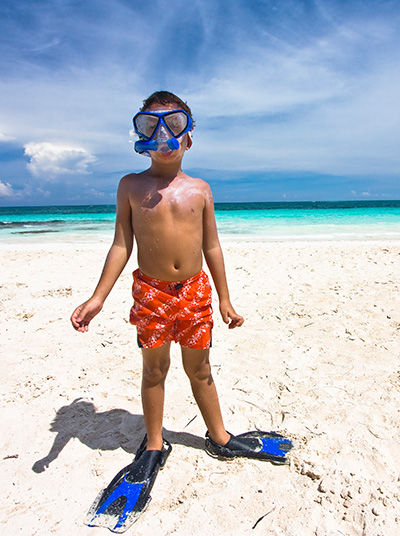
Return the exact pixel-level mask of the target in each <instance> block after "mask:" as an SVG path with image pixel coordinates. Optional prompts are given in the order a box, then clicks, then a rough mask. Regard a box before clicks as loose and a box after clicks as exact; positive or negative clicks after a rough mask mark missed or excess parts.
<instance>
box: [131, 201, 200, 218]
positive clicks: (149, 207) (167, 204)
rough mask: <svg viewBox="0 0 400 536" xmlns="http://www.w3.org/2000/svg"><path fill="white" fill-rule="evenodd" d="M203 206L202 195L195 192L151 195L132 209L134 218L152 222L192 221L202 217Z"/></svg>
mask: <svg viewBox="0 0 400 536" xmlns="http://www.w3.org/2000/svg"><path fill="white" fill-rule="evenodd" d="M203 207H204V200H203V196H201V195H196V194H186V195H161V194H159V195H158V196H157V195H156V196H153V199H152V200H149V202H147V203H141V205H140V206H138V207H137V208H136V210H134V212H133V215H134V217H136V218H135V219H140V220H143V221H147V222H148V223H151V222H154V223H158V222H163V221H165V222H167V221H171V220H176V221H178V220H179V221H182V220H184V221H188V222H190V221H194V220H197V219H198V218H201V217H202V213H203Z"/></svg>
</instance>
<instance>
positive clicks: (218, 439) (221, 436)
mask: <svg viewBox="0 0 400 536" xmlns="http://www.w3.org/2000/svg"><path fill="white" fill-rule="evenodd" d="M224 432H225V433H224ZM224 432H220V433H215V434H211V433H210V432H209V434H208V435H209V437H210V439H212V440H213V441H214V443H217V444H218V445H220V446H221V447H224V446H225V445H226V444H227V443H228V441H229V440H230V438H231V435H230V434H229V433H228V432H227V431H226V430H225V431H224Z"/></svg>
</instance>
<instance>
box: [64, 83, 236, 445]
mask: <svg viewBox="0 0 400 536" xmlns="http://www.w3.org/2000/svg"><path fill="white" fill-rule="evenodd" d="M177 109H180V110H184V111H185V112H187V114H188V115H189V116H190V119H191V115H192V114H191V111H190V109H189V107H188V106H187V105H186V104H185V103H184V102H183V101H181V99H179V98H178V97H177V96H175V95H173V94H171V93H168V92H164V91H161V92H156V93H154V94H153V95H151V96H150V97H149V98H148V99H147V100H146V101H144V104H143V108H142V109H141V111H146V112H157V113H160V112H170V111H173V110H177ZM156 120H157V117H156ZM167 124H168V123H167ZM191 146H192V140H191V136H190V133H188V132H186V133H185V134H183V136H182V137H180V138H179V148H178V149H175V150H172V151H171V150H170V151H168V152H160V151H154V150H152V151H150V154H151V165H150V167H149V168H148V169H147V170H146V171H143V172H142V173H131V174H129V175H126V176H125V177H123V178H122V179H121V181H120V183H119V187H118V192H117V216H116V223H115V236H114V241H113V244H112V246H111V249H110V251H109V253H108V255H107V258H106V261H105V265H104V268H103V272H102V274H101V277H100V281H99V283H98V285H97V287H96V289H95V291H94V293H93V295H92V297H91V298H90V299H89V300H87V301H86V302H85V303H83V304H82V305H80V306H79V307H77V309H76V310H75V311H74V313H73V314H72V317H71V321H72V325H73V327H74V328H75V329H76V330H77V331H80V332H86V331H88V328H89V323H90V321H91V320H92V319H93V317H94V316H95V315H96V314H97V313H99V312H100V311H101V309H102V307H103V304H104V301H105V299H106V297H107V296H108V294H109V293H110V291H111V289H112V287H113V286H114V284H115V282H116V280H117V278H118V277H119V275H120V273H121V272H122V270H123V268H124V267H125V265H126V263H127V262H128V259H129V257H130V254H131V252H132V247H133V240H134V239H136V243H137V249H138V265H139V270H136V271H135V273H134V290H133V293H134V297H135V305H134V307H133V308H132V311H131V322H132V323H136V324H137V325H138V343H139V345H140V346H141V350H142V356H143V376H142V404H143V413H144V421H145V426H146V433H147V449H148V450H160V449H161V447H162V443H163V440H162V419H163V405H164V382H165V378H166V376H167V372H168V368H169V364H170V344H171V341H172V340H176V341H178V342H180V344H181V350H182V360H183V367H184V370H185V372H186V374H187V375H188V377H189V380H190V383H191V387H192V391H193V395H194V397H195V400H196V402H197V404H198V406H199V408H200V411H201V413H202V415H203V418H204V421H205V423H206V426H207V428H208V431H209V435H210V437H211V438H212V439H213V440H214V441H215V442H216V443H218V444H220V445H224V444H226V443H227V442H228V440H229V438H230V435H229V434H228V433H227V432H226V431H225V427H224V424H223V420H222V415H221V411H220V406H219V402H218V395H217V391H216V388H215V384H214V381H213V378H212V374H211V368H210V363H209V348H210V342H211V328H212V317H211V289H210V285H209V282H208V278H207V275H206V274H205V273H204V272H203V271H202V256H203V254H204V258H205V260H206V263H207V266H208V268H209V271H210V273H211V276H212V278H213V281H214V285H215V289H216V291H217V294H218V298H219V309H220V313H221V315H222V318H223V321H224V322H225V323H226V324H229V328H230V329H233V328H236V327H239V326H241V325H242V324H243V318H242V317H241V316H240V315H239V314H237V313H236V312H235V310H234V308H233V306H232V304H231V301H230V298H229V291H228V285H227V281H226V275H225V268H224V260H223V255H222V250H221V246H220V243H219V240H218V233H217V227H216V223H215V216H214V205H213V196H212V193H211V190H210V187H209V185H208V184H207V183H206V182H205V181H203V180H202V179H195V178H192V177H189V176H188V175H186V173H184V172H183V171H182V168H181V164H182V159H183V156H184V154H185V151H187V150H189V149H190V147H191ZM154 280H156V281H154ZM157 286H158V289H157V290H160V289H161V292H162V298H165V297H166V296H164V294H167V295H171V296H174V297H176V298H178V300H175V301H179V299H180V297H182V298H183V299H182V303H181V304H179V303H178V304H177V305H175V304H174V307H175V308H174V310H173V311H172V315H171V320H170V319H169V318H168V305H167V304H163V305H164V307H162V306H161V309H165V308H166V307H165V306H166V305H167V311H166V314H162V313H163V312H164V311H161V314H160V311H159V310H157V307H156V306H154V307H152V308H151V309H152V310H151V311H149V309H148V306H147V307H146V301H147V302H148V300H149V297H150V296H151V295H152V293H154V291H153V290H152V289H154V287H157ZM135 294H136V296H135ZM187 297H188V299H189V302H188V300H187V299H186V298H187ZM162 298H161V299H162ZM156 299H158V297H157V298H156ZM167 299H168V297H167ZM190 302H191V303H190ZM188 303H189V308H190V309H192V310H191V311H185V310H184V308H185V307H187V306H188ZM156 305H160V304H159V303H157V304H156ZM175 309H177V311H176V310H175ZM147 313H148V314H147ZM181 318H182V319H181Z"/></svg>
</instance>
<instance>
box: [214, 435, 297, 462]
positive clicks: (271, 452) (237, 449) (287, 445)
mask: <svg viewBox="0 0 400 536" xmlns="http://www.w3.org/2000/svg"><path fill="white" fill-rule="evenodd" d="M228 433H229V432H228ZM230 436H231V438H230V440H229V441H228V443H227V444H226V445H224V446H222V445H219V444H218V443H216V442H215V441H213V440H212V439H211V437H210V436H209V434H208V432H207V433H206V442H205V447H206V451H207V453H208V454H210V456H213V457H214V458H222V459H227V458H236V457H245V458H255V459H258V460H268V461H270V462H272V463H273V464H276V465H282V464H285V463H287V458H286V454H287V453H288V452H289V451H290V449H291V448H292V447H293V443H292V442H291V441H290V439H286V438H285V437H284V436H283V435H281V434H277V433H276V432H262V431H261V430H255V431H253V432H245V433H244V434H240V435H237V436H234V435H232V434H230Z"/></svg>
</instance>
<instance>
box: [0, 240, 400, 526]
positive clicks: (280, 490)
mask: <svg viewBox="0 0 400 536" xmlns="http://www.w3.org/2000/svg"><path fill="white" fill-rule="evenodd" d="M222 244H223V249H224V254H225V262H226V269H227V276H228V282H229V286H230V290H231V298H232V303H233V305H234V307H235V309H236V310H237V312H238V313H240V314H242V315H243V316H244V317H245V323H244V325H243V326H242V327H241V328H239V329H235V330H232V331H231V330H228V329H227V327H226V326H225V324H223V322H222V320H221V318H220V317H219V313H218V304H217V303H216V302H215V303H214V312H215V326H214V330H213V348H212V351H211V363H212V367H213V375H214V379H215V382H216V385H217V389H218V392H219V395H220V400H221V406H222V410H223V414H224V419H225V425H226V427H227V429H228V430H229V431H230V432H232V433H234V434H236V433H242V432H244V431H246V430H254V429H256V428H258V429H262V430H275V431H277V432H280V433H283V434H284V435H286V436H288V437H290V438H291V439H292V440H293V442H294V444H295V448H294V449H293V450H292V452H291V454H290V456H289V459H290V461H289V464H288V465H287V466H274V465H272V464H270V463H268V462H261V461H256V460H246V459H235V460H232V461H229V462H224V461H220V460H216V459H213V458H211V457H209V456H208V455H207V453H206V452H205V451H204V449H203V445H204V434H205V431H206V430H205V425H204V423H203V421H202V418H201V415H200V413H199V411H198V408H197V406H196V404H195V403H194V400H193V398H192V395H191V392H190V386H189V383H188V381H187V378H186V377H185V374H184V372H183V370H182V365H181V360H180V353H179V347H178V346H177V345H173V346H172V364H171V369H170V372H169V376H168V379H167V386H166V404H165V420H164V427H165V437H166V438H167V439H168V440H169V441H170V442H171V443H172V446H173V450H172V453H171V455H170V457H169V459H168V462H167V464H166V467H165V468H164V469H163V471H161V472H160V474H159V476H158V478H157V480H156V483H155V485H154V488H153V491H152V497H153V500H152V501H151V503H150V505H149V507H148V509H147V510H146V512H145V513H143V515H142V516H141V517H140V519H139V520H138V522H137V523H136V524H135V525H134V527H133V528H132V529H131V530H130V531H129V532H128V534H138V535H147V534H154V535H179V536H183V535H185V536H186V535H187V534H192V535H193V536H194V535H203V534H211V535H213V534H219V535H227V536H228V535H233V534H235V535H236V534H239V535H242V534H243V535H247V534H248V535H250V534H251V535H261V534H262V535H279V536H292V535H293V536H299V535H301V536H303V535H304V536H308V535H318V536H323V535H324V536H325V535H329V536H330V535H332V536H333V535H339V534H345V535H346V536H353V535H354V536H361V535H367V536H372V535H374V536H375V535H376V536H378V535H383V534H384V535H395V534H397V533H398V528H399V524H400V513H399V512H400V491H399V483H400V440H399V436H400V435H399V432H400V411H399V408H400V360H399V357H400V350H399V348H400V344H399V341H400V293H399V290H400V289H399V285H400V283H399V261H400V241H398V240H397V241H396V240H393V241H390V240H369V241H361V240H352V241H350V240H349V241H343V240H342V241H341V240H330V241H307V240H304V241H296V242H294V241H285V242H279V241H275V242H273V241H268V240H263V239H262V238H260V239H258V240H254V241H250V242H246V241H243V240H238V241H235V240H234V239H232V238H231V237H230V238H226V237H222ZM107 250H108V243H107V242H105V243H101V244H95V243H93V241H91V242H90V243H89V244H88V245H85V244H84V243H83V242H81V243H76V244H74V243H69V244H63V243H61V242H60V243H53V244H51V243H47V242H45V241H43V242H41V243H40V242H36V243H33V242H32V243H31V244H28V245H27V244H25V243H24V244H22V245H18V244H11V245H7V244H2V245H1V257H2V271H1V273H2V275H1V288H0V291H1V347H2V348H1V354H2V362H1V367H2V371H1V372H2V374H1V375H2V378H3V382H2V383H3V388H2V395H1V407H2V422H3V433H2V439H1V452H2V456H1V464H2V474H3V478H2V480H3V482H4V485H5V495H4V498H3V500H2V505H1V507H0V510H1V526H2V533H3V534H29V535H32V536H34V535H44V534H46V535H48V534H56V535H59V536H64V535H65V536H67V535H68V536H70V535H82V536H84V535H89V534H102V533H104V534H106V532H105V529H91V528H89V527H86V526H85V525H84V524H83V520H84V518H85V515H86V512H87V510H88V508H89V506H90V505H91V503H92V502H93V500H94V498H95V496H96V494H97V493H98V491H99V490H100V489H101V488H102V487H105V485H106V484H108V482H109V481H110V480H111V478H112V477H113V476H114V475H115V474H116V472H117V471H118V470H119V469H121V468H122V467H123V466H124V465H127V464H128V463H130V461H131V460H132V455H133V453H134V452H135V450H136V448H137V446H138V445H139V444H140V442H141V440H142V437H143V434H144V425H143V419H142V409H141V401H140V378H141V356H140V351H139V349H138V348H137V345H136V330H135V328H134V327H133V326H131V325H130V324H129V323H128V318H129V309H130V307H131V305H132V299H131V295H130V290H131V272H132V271H133V270H134V268H135V267H136V259H135V256H134V255H133V256H132V258H131V260H130V261H129V264H128V266H127V267H126V269H125V270H124V272H123V274H122V275H121V277H120V279H119V280H118V282H117V283H116V285H115V287H114V289H113V291H112V293H111V295H110V296H109V298H108V301H107V302H106V304H105V307H104V309H103V311H102V312H101V313H100V314H99V315H98V317H96V318H95V319H94V320H93V321H92V324H91V325H90V329H89V332H88V333H87V334H80V333H77V332H75V331H74V330H73V329H72V327H71V325H70V322H69V317H70V315H71V313H72V311H73V310H74V308H75V307H76V306H77V305H79V304H80V303H81V302H82V301H84V300H85V299H87V298H88V297H89V296H90V294H91V292H92V291H93V289H94V286H95V284H96V283H97V280H98V277H99V275H100V271H101V268H102V265H103V262H104V258H105V255H106V253H107ZM214 300H215V293H214Z"/></svg>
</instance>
